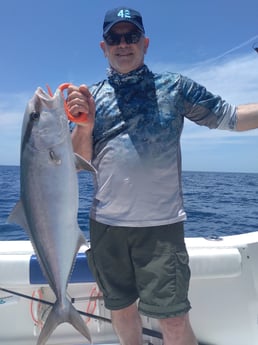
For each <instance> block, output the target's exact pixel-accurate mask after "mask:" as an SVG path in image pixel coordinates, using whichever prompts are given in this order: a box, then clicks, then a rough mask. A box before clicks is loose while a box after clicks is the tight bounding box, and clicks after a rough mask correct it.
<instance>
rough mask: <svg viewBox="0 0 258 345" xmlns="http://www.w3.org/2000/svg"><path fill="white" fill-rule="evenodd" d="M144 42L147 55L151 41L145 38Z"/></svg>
mask: <svg viewBox="0 0 258 345" xmlns="http://www.w3.org/2000/svg"><path fill="white" fill-rule="evenodd" d="M144 40H145V41H144V54H146V53H147V50H148V48H149V43H150V39H149V38H148V37H145V38H144Z"/></svg>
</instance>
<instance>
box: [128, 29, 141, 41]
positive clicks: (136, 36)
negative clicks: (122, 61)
mask: <svg viewBox="0 0 258 345" xmlns="http://www.w3.org/2000/svg"><path fill="white" fill-rule="evenodd" d="M141 36H142V34H141V32H139V31H135V32H129V33H128V34H125V35H124V38H125V42H126V43H127V44H135V43H138V42H139V41H140V38H141Z"/></svg>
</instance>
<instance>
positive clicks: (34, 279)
mask: <svg viewBox="0 0 258 345" xmlns="http://www.w3.org/2000/svg"><path fill="white" fill-rule="evenodd" d="M90 282H95V279H94V278H93V276H92V274H91V271H90V269H89V267H88V263H87V257H86V256H85V254H84V253H78V254H77V257H76V261H75V265H74V269H73V272H72V275H71V277H70V279H69V283H90ZM30 284H47V280H46V278H45V276H44V275H43V273H42V271H41V268H40V265H39V262H38V259H37V257H36V255H32V256H31V258H30Z"/></svg>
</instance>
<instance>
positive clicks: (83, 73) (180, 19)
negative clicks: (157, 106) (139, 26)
mask: <svg viewBox="0 0 258 345" xmlns="http://www.w3.org/2000/svg"><path fill="white" fill-rule="evenodd" d="M120 5H126V6H129V7H133V8H135V9H138V10H139V11H140V12H141V13H142V15H143V20H144V25H145V30H146V35H147V36H148V37H149V38H150V47H149V50H148V54H147V55H146V63H147V64H148V66H149V67H150V68H151V69H152V70H153V71H154V72H162V71H171V72H180V73H182V74H185V75H187V76H188V77H191V78H193V79H194V80H196V81H198V82H200V83H201V84H203V85H205V86H206V87H207V88H208V89H209V90H210V91H212V92H214V93H215V94H220V95H221V96H222V97H223V98H224V99H226V100H228V101H229V102H232V103H234V104H242V103H253V102H258V54H257V53H256V52H255V51H254V50H253V49H252V46H253V45H254V44H255V42H257V43H258V25H257V16H258V1H257V0H245V1H239V2H236V1H235V0H234V1H233V0H216V1H207V0H206V1H204V0H197V1H189V0H160V1H155V0H153V1H147V0H145V1H139V0H138V1H136V0H134V1H129V0H127V1H126V0H123V1H116V0H108V1H107V0H94V1H88V0H73V1H67V0H44V1H37V0H22V1H21V0H8V1H3V2H2V3H1V9H0V32H1V53H0V80H1V83H0V121H1V136H0V165H2V164H4V165H18V164H19V149H20V132H21V123H22V118H23V112H24V109H25V107H26V103H27V101H28V99H29V98H31V97H32V95H33V93H34V91H35V89H36V88H37V87H38V86H41V87H43V88H44V87H45V85H46V84H49V85H50V86H51V88H52V89H55V88H56V87H57V86H58V85H59V84H61V83H63V82H72V83H74V84H81V83H86V84H89V85H90V84H91V83H93V82H96V81H99V80H101V79H103V78H104V77H105V75H106V67H107V61H106V59H105V58H104V56H103V54H102V51H101V50H100V48H99V42H100V40H101V36H102V23H103V17H104V14H105V12H106V11H107V10H108V9H110V8H113V7H117V6H120ZM257 152H258V130H253V131H248V132H244V133H232V132H225V131H219V130H209V129H206V128H203V127H199V126H197V125H195V124H192V123H190V122H189V121H186V124H185V129H184V133H183V136H182V154H183V169H184V170H200V171H205V170H208V171H230V172H231V171H232V172H256V173H257V172H258V155H257Z"/></svg>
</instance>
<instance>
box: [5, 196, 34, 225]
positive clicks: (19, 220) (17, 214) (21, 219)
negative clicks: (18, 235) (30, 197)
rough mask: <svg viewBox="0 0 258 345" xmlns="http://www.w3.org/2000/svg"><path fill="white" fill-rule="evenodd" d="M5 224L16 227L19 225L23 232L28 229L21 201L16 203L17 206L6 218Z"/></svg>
mask: <svg viewBox="0 0 258 345" xmlns="http://www.w3.org/2000/svg"><path fill="white" fill-rule="evenodd" d="M7 223H15V224H17V225H20V226H21V227H22V228H23V229H25V230H28V229H29V226H28V222H27V219H26V216H25V212H24V208H23V204H22V202H21V200H20V201H18V202H17V204H16V205H15V206H14V208H13V210H12V212H11V214H10V215H9V217H8V218H7Z"/></svg>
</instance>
